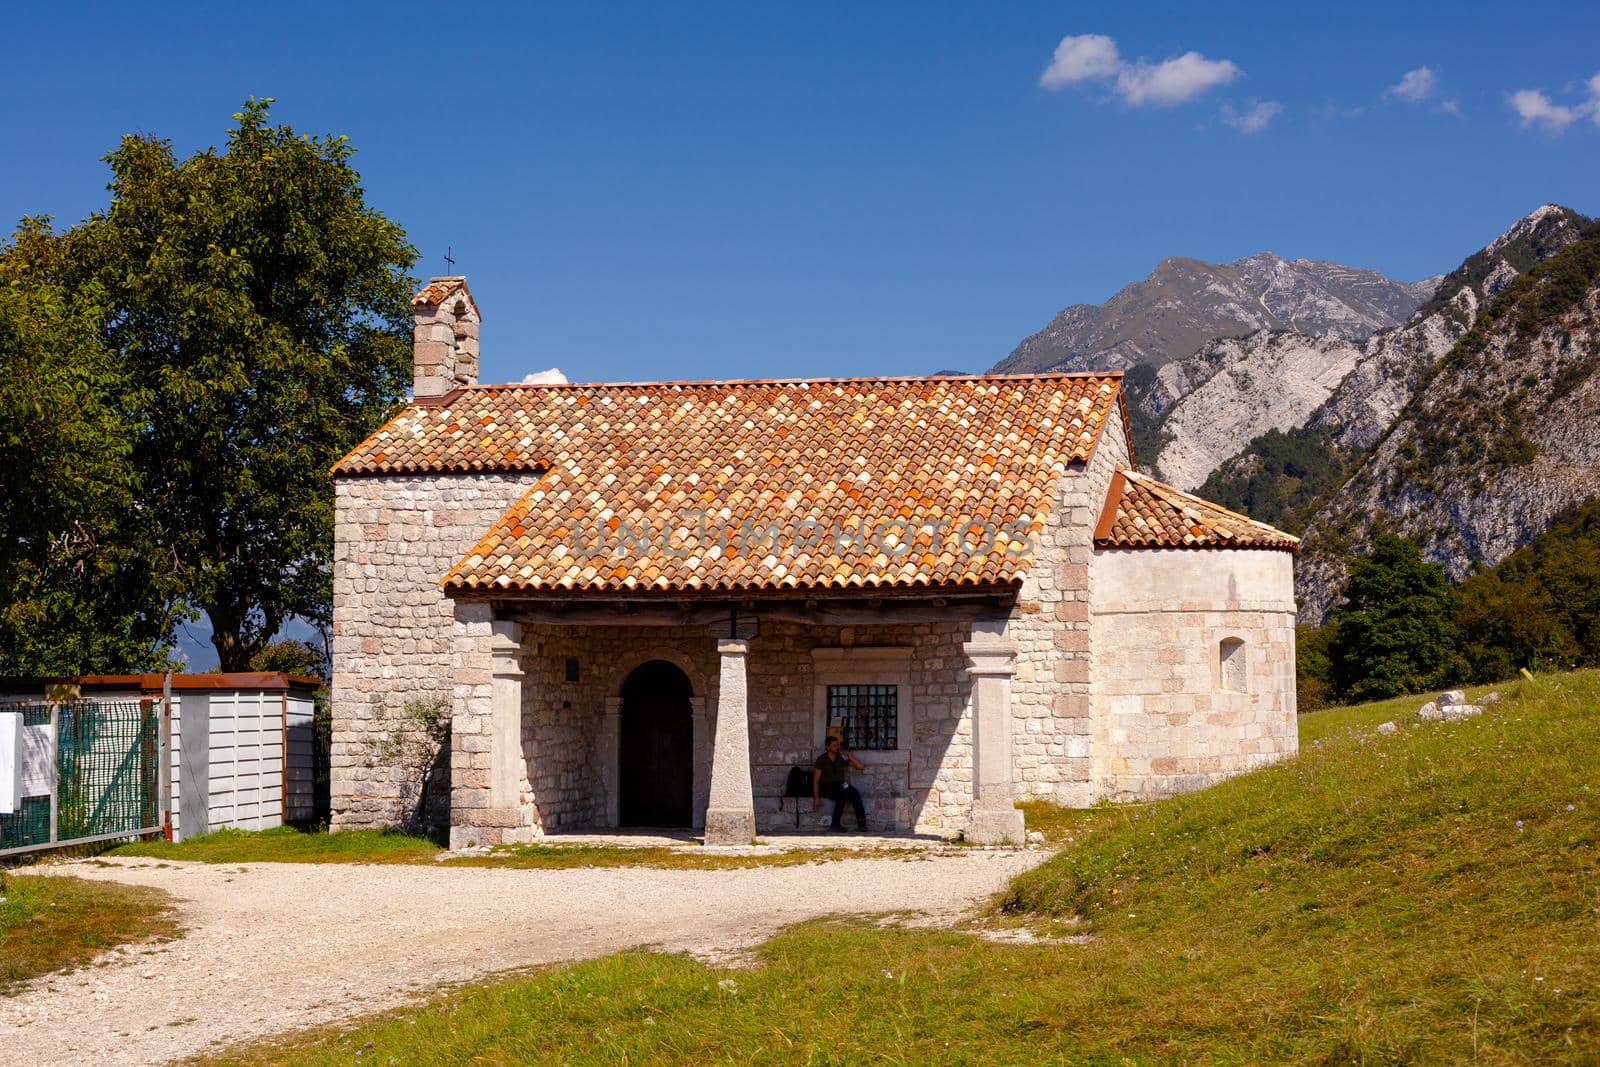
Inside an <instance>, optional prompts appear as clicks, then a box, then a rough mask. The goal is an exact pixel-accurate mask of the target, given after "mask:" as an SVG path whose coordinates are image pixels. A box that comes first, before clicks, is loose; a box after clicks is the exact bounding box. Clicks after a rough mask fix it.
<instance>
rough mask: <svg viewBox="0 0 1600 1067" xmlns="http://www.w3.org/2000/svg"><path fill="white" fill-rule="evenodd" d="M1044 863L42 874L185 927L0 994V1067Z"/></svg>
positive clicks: (896, 902) (421, 989) (263, 1029)
mask: <svg viewBox="0 0 1600 1067" xmlns="http://www.w3.org/2000/svg"><path fill="white" fill-rule="evenodd" d="M1043 858H1044V854H1043V853H1040V852H1019V851H1002V850H985V849H959V850H949V851H941V852H932V853H929V854H927V855H926V856H923V857H920V858H911V859H888V858H863V859H851V860H843V861H839V862H834V863H827V864H821V865H818V864H807V865H804V866H798V867H763V868H753V869H747V870H728V871H684V870H655V869H648V868H637V867H636V868H609V869H593V868H591V869H579V870H553V871H544V870H523V871H515V870H493V869H486V868H481V867H430V866H365V865H336V864H327V865H312V864H274V863H253V864H249V865H247V866H238V867H234V866H214V865H208V864H198V863H183V864H166V865H157V864H155V863H154V862H153V861H150V860H127V861H121V862H118V863H115V864H113V865H107V866H96V865H93V864H89V863H72V864H67V865H63V866H62V867H57V868H50V869H49V870H52V871H60V872H61V873H70V874H74V875H78V876H81V877H85V878H101V879H110V880H114V881H118V882H129V883H135V884H138V885H150V886H156V887H157V888H160V889H165V890H167V891H168V892H170V893H172V894H173V895H174V896H176V897H178V898H180V900H181V901H182V904H181V905H180V915H181V918H182V920H183V922H184V923H185V925H186V926H187V927H188V930H189V932H188V934H187V935H186V936H185V937H183V938H181V939H179V940H177V941H174V942H172V943H170V944H166V945H155V946H133V947H131V948H124V949H122V950H118V951H116V952H112V953H108V954H107V955H106V956H105V957H104V958H103V959H102V960H101V961H98V962H97V964H96V965H94V966H91V967H88V968H85V969H84V970H81V971H78V972H75V973H73V974H69V975H65V976H56V977H54V978H51V979H47V980H46V979H41V980H39V981H38V982H37V983H35V984H34V985H33V986H32V987H30V988H29V989H28V990H27V991H25V992H23V993H22V994H20V995H18V996H15V997H10V998H0V1050H3V1052H0V1060H3V1061H4V1062H5V1063H7V1064H12V1063H15V1064H33V1063H68V1062H81V1061H85V1060H92V1061H93V1062H96V1063H149V1062H152V1061H158V1060H164V1059H170V1058H173V1057H181V1056H187V1055H192V1054H194V1053H196V1052H199V1051H202V1050H203V1049H205V1048H206V1047H207V1046H209V1045H212V1044H214V1043H217V1042H225V1043H226V1042H234V1041H239V1040H243V1039H246V1038H251V1037H256V1036H260V1035H264V1034H272V1033H278V1032H281V1031H284V1030H290V1029H295V1028H298V1027H303V1026H309V1025H314V1024H317V1023H323V1022H328V1021H331V1020H334V1019H339V1018H345V1017H349V1016H354V1015H360V1014H364V1013H367V1012H373V1011H378V1010H381V1009H384V1008H389V1007H393V1006H395V1005H397V1004H401V1003H404V1002H406V1001H410V1000H416V999H420V998H425V997H427V996H429V995H430V994H432V993H433V992H434V991H436V990H437V988H438V987H439V986H440V985H442V984H448V983H454V982H460V981H464V980H468V979H473V978H477V977H480V976H483V975H487V974H491V973H493V972H495V971H503V970H508V969H511V968H517V967H526V966H529V965H532V964H539V963H549V962H553V961H558V960H572V959H582V958H585V957H591V956H599V955H604V954H606V953H609V952H614V951H617V950H619V949H624V948H630V947H634V946H638V945H656V946H660V947H661V948H663V949H667V950H670V951H688V952H693V953H696V954H698V955H710V956H717V955H721V954H726V953H732V952H737V951H738V950H740V949H744V948H748V947H750V946H752V945H755V944H757V943H759V942H761V941H762V940H764V939H765V938H767V937H769V936H770V935H771V934H772V933H773V932H775V931H776V930H777V929H778V928H780V927H782V926H785V925H788V924H790V923H795V922H799V921H801V920H804V919H809V918H814V917H816V916H818V915H825V914H842V913H858V914H859V913H869V912H884V911H904V910H912V911H919V912H924V913H928V914H931V915H934V916H936V917H949V916H954V915H956V914H958V913H960V912H961V911H963V910H965V909H968V908H970V907H972V906H973V905H974V904H975V903H977V902H979V901H980V900H982V899H983V898H984V897H986V896H987V895H989V894H991V893H994V892H997V891H998V890H1000V889H1001V888H1002V887H1003V886H1004V884H1005V882H1006V880H1007V879H1008V878H1010V877H1011V876H1012V875H1014V874H1016V873H1018V872H1019V871H1021V870H1023V869H1025V868H1027V867H1029V866H1031V865H1032V864H1034V863H1037V862H1039V861H1040V860H1041V859H1043Z"/></svg>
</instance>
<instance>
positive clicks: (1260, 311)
mask: <svg viewBox="0 0 1600 1067" xmlns="http://www.w3.org/2000/svg"><path fill="white" fill-rule="evenodd" d="M1439 280H1440V279H1438V278H1428V279H1425V280H1423V281H1420V282H1400V281H1395V280H1394V279H1392V278H1386V277H1384V276H1383V275H1382V274H1379V273H1378V272H1377V271H1374V270H1363V269H1360V268H1357V267H1346V266H1341V265H1340V264H1337V263H1326V262H1323V261H1321V260H1315V259H1294V260H1286V259H1282V258H1280V257H1278V256H1275V255H1273V254H1272V253H1271V252H1262V253H1259V254H1258V255H1254V256H1249V257H1246V258H1244V259H1239V260H1235V261H1234V262H1232V263H1203V262H1201V261H1200V260H1197V259H1187V258H1183V257H1174V258H1171V259H1165V260H1162V261H1161V263H1160V265H1159V266H1157V267H1156V269H1155V271H1154V272H1152V273H1151V274H1150V276H1149V277H1147V278H1145V279H1144V280H1143V281H1141V282H1135V283H1133V284H1132V285H1128V286H1126V287H1124V288H1123V289H1122V290H1121V291H1120V292H1118V293H1117V294H1116V295H1115V296H1113V297H1112V298H1111V299H1110V300H1108V301H1106V302H1105V303H1104V304H1101V305H1098V306H1097V305H1094V304H1074V305H1073V306H1071V307H1069V308H1066V309H1064V310H1063V311H1061V312H1060V313H1058V314H1057V315H1056V316H1055V318H1053V319H1051V320H1050V323H1049V324H1048V325H1046V326H1045V328H1044V329H1042V330H1040V331H1039V332H1038V333H1036V334H1033V335H1032V336H1030V337H1028V338H1026V339H1024V340H1023V342H1022V343H1021V344H1019V345H1018V346H1017V347H1016V349H1015V350H1014V351H1012V353H1011V355H1009V356H1007V357H1006V358H1005V359H1004V360H1002V361H1001V362H1000V363H999V364H998V365H996V366H995V368H994V370H995V371H997V372H1002V373H1028V372H1037V371H1047V370H1106V369H1110V370H1116V369H1121V368H1127V367H1133V366H1137V365H1140V364H1150V365H1154V366H1160V365H1162V364H1164V363H1167V362H1169V361H1172V360H1178V359H1184V358H1186V357H1188V356H1190V355H1193V354H1194V353H1195V352H1197V351H1198V350H1199V349H1200V348H1201V347H1202V346H1203V345H1205V344H1206V343H1207V342H1209V341H1213V340H1215V339H1217V338H1219V337H1243V336H1245V335H1247V334H1251V333H1255V332H1257V331H1261V330H1293V331H1296V332H1299V333H1304V334H1313V335H1327V336H1332V337H1341V338H1347V339H1359V338H1363V337H1367V336H1368V335H1370V334H1372V333H1373V332H1374V331H1377V330H1381V329H1383V328H1385V327H1389V326H1395V325H1398V324H1399V323H1401V322H1404V321H1405V320H1406V319H1407V318H1409V317H1410V315H1411V314H1412V313H1413V312H1414V311H1416V309H1417V308H1418V306H1420V305H1421V304H1422V303H1423V302H1424V301H1426V300H1427V299H1428V298H1429V297H1430V296H1432V294H1433V291H1434V289H1435V288H1436V286H1437V284H1438V282H1439Z"/></svg>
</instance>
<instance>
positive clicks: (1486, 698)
mask: <svg viewBox="0 0 1600 1067" xmlns="http://www.w3.org/2000/svg"><path fill="white" fill-rule="evenodd" d="M1478 703H1480V704H1486V705H1487V704H1498V703H1500V694H1499V693H1485V694H1484V695H1483V699H1482V700H1480V701H1478Z"/></svg>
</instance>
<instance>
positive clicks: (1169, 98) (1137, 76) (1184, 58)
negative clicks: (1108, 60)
mask: <svg viewBox="0 0 1600 1067" xmlns="http://www.w3.org/2000/svg"><path fill="white" fill-rule="evenodd" d="M1238 76H1239V68H1238V67H1236V66H1235V65H1234V64H1233V63H1232V62H1231V61H1229V60H1226V59H1207V58H1206V57H1205V56H1203V55H1201V54H1200V53H1199V52H1185V53H1184V54H1183V55H1181V56H1177V57H1176V58H1173V59H1167V60H1163V61H1161V62H1160V63H1156V64H1150V63H1146V62H1145V61H1144V60H1142V59H1141V60H1139V62H1138V63H1135V64H1133V65H1132V66H1124V67H1123V68H1122V70H1121V71H1119V72H1118V73H1117V92H1119V93H1121V94H1122V98H1123V99H1124V100H1126V101H1127V102H1128V103H1130V104H1132V105H1133V106H1134V107H1139V106H1140V105H1142V104H1163V105H1166V106H1168V107H1170V106H1172V105H1173V104H1181V103H1183V102H1184V101H1185V100H1193V99H1194V98H1195V97H1197V96H1199V95H1200V94H1201V93H1203V92H1205V91H1206V90H1207V89H1214V88H1216V87H1217V86H1219V85H1226V84H1228V83H1229V82H1231V81H1233V79H1235V78H1237V77H1238Z"/></svg>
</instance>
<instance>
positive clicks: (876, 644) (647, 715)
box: [451, 593, 1021, 847]
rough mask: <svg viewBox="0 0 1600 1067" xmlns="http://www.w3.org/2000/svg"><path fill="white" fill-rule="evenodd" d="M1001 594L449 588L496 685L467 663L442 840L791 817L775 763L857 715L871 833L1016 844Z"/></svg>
mask: <svg viewBox="0 0 1600 1067" xmlns="http://www.w3.org/2000/svg"><path fill="white" fill-rule="evenodd" d="M1007 599H1008V598H1007V596H1006V595H1005V594H1003V593H1001V594H999V595H986V596H980V597H973V596H968V597H966V598H959V597H958V598H956V600H957V602H956V604H955V605H952V604H951V603H950V601H949V600H948V599H946V598H939V599H938V602H937V603H935V602H934V601H933V600H931V599H904V600H900V601H896V602H894V603H889V604H886V603H885V602H884V601H882V600H881V599H875V600H874V601H872V602H871V603H870V604H869V603H867V602H857V601H832V602H829V603H826V604H823V603H818V602H816V601H812V602H810V603H809V604H808V603H807V602H805V601H785V600H778V601H761V600H744V601H740V602H733V603H715V602H713V603H706V604H697V605H690V604H681V603H680V604H677V605H672V606H668V607H661V606H652V605H649V604H643V605H641V604H638V603H630V602H609V603H601V604H580V605H575V604H571V603H567V602H559V603H550V602H540V601H533V600H523V601H514V600H502V601H493V602H490V603H487V604H482V603H479V604H473V603H464V604H461V605H459V606H458V617H459V619H460V623H459V629H460V631H461V640H460V644H461V646H462V647H463V648H465V649H471V648H474V647H478V648H481V647H483V646H484V645H486V646H487V649H488V655H487V660H486V662H487V666H488V672H487V673H488V676H489V678H490V682H489V684H488V685H487V686H484V685H481V684H480V685H473V684H472V682H473V679H474V678H475V677H481V675H480V674H478V668H477V667H475V665H474V664H473V662H472V659H473V657H470V656H469V657H468V658H467V659H464V660H463V662H462V666H461V668H460V669H459V671H458V693H459V694H460V696H461V698H462V699H461V701H460V703H459V705H458V711H457V714H456V717H455V720H454V722H453V726H454V730H455V733H456V735H457V737H458V738H459V743H458V744H457V746H456V749H455V751H454V753H453V756H452V781H453V783H454V788H453V790H452V798H451V811H452V823H453V825H452V829H451V840H452V843H453V844H454V845H456V846H457V847H461V846H466V845H471V844H485V843H504V842H517V841H530V840H535V839H538V838H541V837H543V836H544V835H546V834H549V833H557V832H574V831H601V830H611V829H616V828H620V827H628V826H634V827H651V828H661V829H682V828H684V827H692V828H694V829H698V830H701V831H703V835H704V840H705V842H706V843H707V844H726V845H747V844H749V843H750V842H751V840H752V839H754V838H755V837H756V836H758V834H760V833H763V832H770V831H772V830H776V829H791V828H792V827H793V825H794V816H793V814H792V812H793V807H792V802H791V806H790V808H789V810H788V811H786V812H785V811H780V810H779V806H780V804H781V802H782V790H783V784H784V780H785V779H786V777H787V775H788V771H789V769H790V768H791V767H793V766H796V765H799V766H806V765H809V763H810V762H811V761H812V759H813V758H814V757H815V755H816V753H817V752H818V751H819V750H820V748H821V741H822V738H823V735H824V733H825V732H826V731H827V730H828V729H829V728H830V727H832V728H834V729H842V730H845V731H849V732H853V736H854V739H855V743H856V745H857V747H856V749H855V751H856V753H857V756H858V758H859V759H861V760H862V761H863V762H864V763H865V764H866V766H867V771H866V773H865V774H863V775H862V776H861V779H860V781H859V782H858V783H857V786H858V788H860V789H861V790H862V792H863V794H864V795H865V796H866V797H867V800H868V804H869V807H870V816H869V819H870V823H871V825H872V828H873V829H874V830H876V831H886V832H894V831H900V832H904V831H910V830H914V829H919V828H920V829H925V830H926V829H938V830H947V829H948V828H949V827H950V826H951V825H953V824H960V823H965V822H970V825H971V828H972V829H971V831H970V832H969V835H970V836H973V837H974V839H979V840H983V841H986V842H988V841H993V842H1004V841H1019V840H1020V838H1021V817H1020V814H1019V813H1017V812H1016V811H1015V809H1014V807H1013V806H1012V803H1011V796H1012V791H1013V789H1014V783H1013V780H1012V773H1011V772H1012V765H1013V763H1012V758H1011V728H1012V723H1013V713H1012V709H1011V707H1010V701H1009V697H1010V680H1011V677H1012V673H1013V670H1014V664H1015V655H1014V649H1013V647H1012V646H1011V645H1009V644H1007V643H1006V640H1005V630H1006V617H1005V614H1004V603H1005V601H1006V600H1007ZM485 616H487V617H488V621H487V630H488V634H489V639H488V641H487V642H478V641H476V640H475V639H474V637H473V636H472V631H473V630H474V628H475V627H483V626H484V625H485V623H484V617H485ZM476 658H480V659H481V658H483V657H482V653H481V652H480V653H479V655H478V657H476ZM868 698H870V701H871V702H872V704H871V706H870V707H868V706H867V705H866V704H865V703H864V700H865V699H868ZM869 712H870V713H873V714H875V715H876V718H873V719H871V720H870V721H869V719H868V718H867V715H868V713H869ZM852 716H854V718H852ZM680 722H681V723H682V726H681V727H680V726H679V725H677V724H678V723H680ZM630 731H632V740H631V741H630ZM674 735H676V736H678V737H682V738H684V739H685V743H678V742H674V741H673V740H672V737H673V736H674ZM630 750H632V751H634V752H636V753H643V757H642V758H641V757H640V756H638V755H635V756H634V757H632V758H630ZM641 779H643V780H644V781H642V782H641ZM652 783H653V784H652ZM652 795H653V796H655V797H661V796H663V795H664V796H666V797H667V798H668V803H666V804H665V806H663V805H662V804H661V803H659V802H658V803H656V804H655V805H654V806H651V803H650V797H651V796H652ZM674 796H678V797H681V798H682V799H683V801H684V802H685V803H684V804H683V806H682V807H681V808H679V807H676V806H674V805H673V804H672V803H671V802H670V801H671V799H672V798H673V797H674ZM630 809H631V810H630ZM953 809H954V810H953ZM675 811H676V812H681V813H682V814H681V815H677V816H674V815H672V814H670V813H672V812H675ZM661 812H666V813H668V814H666V815H664V816H661V817H659V818H658V817H657V813H661ZM957 812H959V814H956V813H957ZM803 814H804V815H806V816H808V817H809V814H810V813H809V805H806V810H805V812H803ZM952 816H954V817H952ZM810 821H811V820H810V819H809V818H808V822H810Z"/></svg>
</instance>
